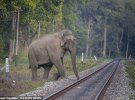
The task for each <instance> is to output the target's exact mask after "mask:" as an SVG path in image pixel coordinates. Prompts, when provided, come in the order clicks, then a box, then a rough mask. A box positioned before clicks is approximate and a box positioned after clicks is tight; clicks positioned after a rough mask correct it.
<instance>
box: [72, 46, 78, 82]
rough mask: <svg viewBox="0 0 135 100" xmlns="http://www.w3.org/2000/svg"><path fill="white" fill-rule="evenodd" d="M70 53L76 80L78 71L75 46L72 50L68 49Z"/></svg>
mask: <svg viewBox="0 0 135 100" xmlns="http://www.w3.org/2000/svg"><path fill="white" fill-rule="evenodd" d="M70 54H71V59H72V66H73V70H74V73H75V75H76V78H77V80H79V75H78V71H77V68H76V48H75V47H74V48H72V50H70Z"/></svg>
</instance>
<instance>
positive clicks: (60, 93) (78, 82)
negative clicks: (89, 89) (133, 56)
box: [44, 59, 118, 100]
mask: <svg viewBox="0 0 135 100" xmlns="http://www.w3.org/2000/svg"><path fill="white" fill-rule="evenodd" d="M116 60H118V59H115V60H112V61H110V62H109V63H107V64H106V65H105V66H104V67H102V68H100V69H98V70H96V71H95V72H93V73H91V74H90V75H88V76H86V77H84V78H81V79H80V80H78V81H77V82H75V83H73V84H71V85H69V86H67V87H66V88H64V89H62V90H60V91H58V92H56V93H53V94H52V95H50V96H48V97H46V98H44V99H45V100H54V99H56V98H58V97H60V96H61V95H63V94H65V93H66V92H67V91H69V90H70V89H72V88H73V87H75V86H77V85H79V84H80V83H82V82H84V81H85V80H87V79H89V78H90V77H92V76H93V75H95V74H96V73H98V72H99V71H101V70H102V69H104V68H105V67H107V66H108V65H110V64H112V63H113V62H114V61H116Z"/></svg>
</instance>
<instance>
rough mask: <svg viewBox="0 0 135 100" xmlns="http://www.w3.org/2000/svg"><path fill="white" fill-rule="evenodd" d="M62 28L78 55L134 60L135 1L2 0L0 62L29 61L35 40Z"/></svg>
mask: <svg viewBox="0 0 135 100" xmlns="http://www.w3.org/2000/svg"><path fill="white" fill-rule="evenodd" d="M62 29H70V30H71V31H72V32H73V34H74V36H75V37H76V41H77V55H78V56H81V53H82V52H84V54H85V57H86V58H87V57H93V56H97V57H108V58H114V57H126V58H128V57H129V56H130V57H135V52H134V51H135V0H0V61H4V59H5V58H6V57H9V59H10V61H11V62H14V61H15V58H17V57H24V58H26V57H27V49H28V46H29V44H30V43H31V42H32V41H33V40H34V39H36V38H39V37H40V36H42V35H44V34H51V33H53V32H56V31H60V30H62ZM22 59H23V58H22Z"/></svg>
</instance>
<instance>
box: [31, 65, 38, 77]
mask: <svg viewBox="0 0 135 100" xmlns="http://www.w3.org/2000/svg"><path fill="white" fill-rule="evenodd" d="M31 70H32V80H37V68H36V67H34V68H32V69H31Z"/></svg>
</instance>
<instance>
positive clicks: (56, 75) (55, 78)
mask: <svg viewBox="0 0 135 100" xmlns="http://www.w3.org/2000/svg"><path fill="white" fill-rule="evenodd" d="M59 78H60V74H59V73H55V74H54V80H56V81H57V80H58V79H59Z"/></svg>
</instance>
